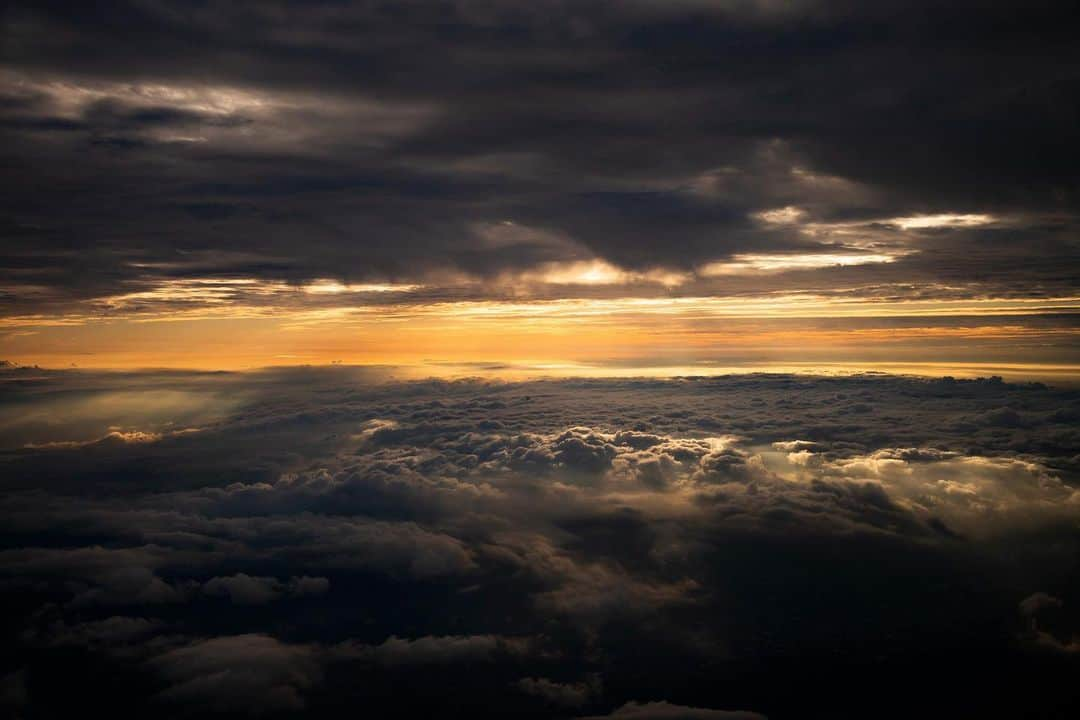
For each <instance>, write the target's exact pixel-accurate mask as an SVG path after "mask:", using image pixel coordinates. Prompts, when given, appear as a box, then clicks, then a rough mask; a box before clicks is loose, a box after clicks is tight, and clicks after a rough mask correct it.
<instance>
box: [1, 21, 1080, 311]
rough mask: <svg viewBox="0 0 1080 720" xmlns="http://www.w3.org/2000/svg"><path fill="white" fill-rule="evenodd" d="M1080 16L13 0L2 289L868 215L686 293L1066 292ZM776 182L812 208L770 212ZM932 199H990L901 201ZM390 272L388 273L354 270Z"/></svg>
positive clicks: (632, 252) (639, 245) (613, 241)
mask: <svg viewBox="0 0 1080 720" xmlns="http://www.w3.org/2000/svg"><path fill="white" fill-rule="evenodd" d="M1070 15H1071V7H1070V6H1069V4H1068V3H1056V2H1046V3H1038V4H1037V5H1036V6H1034V7H1033V6H1031V4H1030V3H1025V4H1018V3H1013V2H995V3H982V2H981V3H968V2H965V3H951V4H949V6H948V7H943V6H942V5H941V4H940V3H915V4H914V5H913V4H912V3H909V2H905V3H896V2H884V3H873V4H872V5H868V4H865V3H849V2H842V1H838V2H801V3H795V4H792V5H790V7H785V8H784V9H780V7H779V4H774V3H752V2H745V3H743V2H717V3H709V2H674V3H653V2H632V3H609V2H599V1H597V2H592V1H590V2H584V3H562V2H554V3H540V4H534V5H533V6H530V7H529V8H523V7H521V5H520V3H513V2H501V1H498V0H495V1H492V2H472V1H471V0H470V1H463V2H409V3H403V4H382V3H369V2H355V3H339V2H320V3H315V4H311V3H293V2H288V1H281V2H273V3H232V4H230V5H229V6H228V7H220V6H217V5H213V4H197V5H196V6H191V4H190V3H174V2H110V3H95V4H94V5H93V6H92V7H83V5H82V4H78V3H66V2H45V3H42V2H34V3H21V2H16V3H14V4H11V6H10V7H9V9H8V11H7V12H6V13H5V16H4V21H3V22H4V24H3V39H4V42H3V43H2V47H3V51H2V53H3V55H2V60H3V65H4V69H3V74H2V75H0V93H2V97H3V99H4V103H3V108H2V110H0V133H2V135H0V137H2V138H3V140H4V143H3V144H4V148H5V149H4V158H5V162H4V168H5V169H4V171H3V175H2V177H0V183H2V187H3V198H4V199H3V202H2V205H0V212H2V213H3V215H4V218H3V223H4V224H3V230H2V231H3V233H4V236H5V253H4V257H3V258H2V262H0V283H2V285H3V288H4V294H3V295H2V296H0V298H2V299H3V301H4V310H3V311H4V313H5V314H9V315H10V314H18V315H27V314H30V313H33V312H35V311H39V310H53V311H55V310H57V309H58V308H61V309H70V307H71V305H70V303H71V301H72V300H74V299H95V300H98V301H102V299H103V298H108V297H110V296H116V295H121V294H127V293H132V292H138V291H140V290H146V289H150V288H154V287H158V286H160V285H161V284H162V283H165V282H167V281H170V280H177V279H190V278H218V279H227V278H257V279H261V280H282V281H287V282H302V281H308V280H311V279H315V278H327V277H330V278H337V279H342V280H348V281H362V280H365V279H371V280H417V279H422V280H426V281H428V282H430V283H431V284H432V287H431V288H429V289H427V290H425V291H424V292H425V293H426V295H425V296H426V297H431V294H432V293H434V295H435V296H436V297H460V296H462V295H465V296H484V297H492V296H500V295H502V294H503V293H505V292H506V290H505V288H500V287H499V286H496V285H492V284H490V282H488V283H485V284H483V285H481V286H467V287H462V286H460V285H459V284H458V282H457V281H456V280H454V279H453V278H459V276H460V275H462V274H464V275H467V276H471V277H480V278H487V279H488V281H490V280H491V279H492V278H493V277H495V276H497V275H499V274H500V273H502V272H505V271H523V270H526V269H529V268H536V267H538V266H543V265H544V264H545V263H549V262H555V261H560V262H569V261H578V260H588V259H590V258H593V257H599V258H603V259H606V260H607V261H609V262H611V263H613V264H615V265H616V266H618V267H622V268H629V269H641V270H646V269H650V268H654V267H663V268H669V269H673V270H679V271H685V270H691V269H693V268H695V267H698V266H699V265H700V264H701V263H705V262H709V261H718V260H719V261H722V260H725V259H729V258H731V257H732V256H733V255H737V254H745V253H805V252H819V253H820V252H840V253H844V252H850V251H852V249H853V243H854V244H855V245H858V246H860V247H865V246H866V245H867V244H869V245H872V246H874V247H877V248H878V249H879V250H881V249H885V250H897V249H898V248H899V249H903V250H904V251H905V252H907V253H908V254H906V255H904V256H903V257H901V258H900V259H899V260H897V261H896V262H894V263H888V264H879V265H877V266H874V267H871V268H867V267H865V266H858V267H855V268H851V267H849V268H839V269H837V268H832V269H827V270H823V271H802V272H799V273H796V274H795V275H794V276H788V275H784V276H782V277H765V278H761V277H751V278H735V279H730V278H725V279H722V280H720V281H710V280H707V279H702V278H698V279H697V280H694V281H693V282H690V283H689V284H687V285H686V286H685V288H684V289H683V290H681V292H687V293H690V292H692V293H697V294H701V293H705V294H712V293H721V294H727V293H737V292H745V291H747V290H754V291H761V290H766V289H770V288H774V289H776V288H779V289H784V288H787V289H792V288H807V287H809V288H815V287H828V288H830V289H836V288H845V289H847V290H852V291H858V292H864V291H866V288H868V287H870V286H879V289H878V290H876V291H875V292H878V293H893V294H895V293H912V292H914V293H916V294H918V293H941V292H947V291H951V292H960V293H961V294H962V295H964V296H965V297H973V296H982V295H987V294H989V295H998V296H1001V295H1005V296H1012V295H1023V296H1043V295H1051V296H1065V295H1069V294H1071V293H1072V291H1074V290H1075V277H1076V274H1077V273H1076V268H1075V267H1074V262H1073V259H1074V258H1075V257H1076V247H1075V236H1076V229H1077V224H1076V218H1075V212H1074V208H1075V205H1076V192H1077V180H1078V178H1077V175H1076V168H1077V167H1080V163H1078V162H1077V160H1078V157H1077V148H1078V147H1080V142H1078V140H1080V138H1078V137H1077V130H1076V128H1077V126H1078V123H1077V122H1076V114H1077V106H1076V101H1075V98H1076V96H1077V93H1076V87H1077V82H1078V78H1077V74H1076V70H1075V68H1076V66H1077V62H1076V59H1077V58H1076V49H1075V42H1074V39H1073V37H1072V35H1071V34H1070V33H1069V32H1068V31H1067V30H1066V28H1068V27H1070V24H1071V23H1070V22H1069V20H1070ZM76 158H77V161H75V160H74V159H76ZM786 207H794V208H798V209H800V210H801V211H802V213H803V215H802V216H801V220H800V221H799V223H796V224H794V225H792V224H784V223H776V222H763V221H762V220H761V217H762V216H761V213H763V212H769V211H775V210H776V209H778V208H786ZM927 213H929V214H935V213H960V214H983V215H988V216H992V217H994V218H996V221H995V222H993V223H991V224H990V225H987V226H985V227H979V228H971V227H963V226H960V227H955V226H954V227H921V228H920V227H918V226H912V227H900V226H897V225H896V224H890V223H889V222H888V220H889V219H890V218H898V217H906V216H912V215H919V214H927ZM507 223H512V224H507ZM844 223H855V228H854V230H853V229H852V227H850V226H847V227H846V229H845V227H842V226H843V224H844ZM811 226H812V227H811ZM448 271H451V272H450V275H451V276H452V277H451V278H450V279H448V278H447V277H446V275H447V272H448ZM946 289H951V290H946ZM604 291H605V290H604V289H602V288H601V289H599V290H598V289H596V288H592V289H589V288H572V287H558V288H554V289H552V288H547V289H543V288H540V289H536V290H535V292H537V293H540V294H551V293H555V294H568V293H569V294H580V293H583V292H604ZM620 292H626V290H625V289H621V290H620ZM631 292H634V293H649V294H656V293H661V294H663V293H666V292H667V290H666V289H665V288H663V287H660V286H657V285H650V284H649V283H647V282H646V283H644V284H642V285H640V286H639V287H635V288H633V289H632V290H631ZM406 299H408V298H406ZM387 300H389V301H392V302H396V301H400V300H401V298H400V297H398V298H382V299H371V298H365V301H366V302H386V301H387ZM264 301H265V300H264ZM144 302H148V300H144ZM134 305H136V306H137V305H138V303H134ZM92 308H94V310H95V311H96V312H100V313H109V312H115V308H111V306H110V305H109V304H108V303H107V302H103V303H101V304H99V305H94V306H92ZM110 308H111V309H110ZM83 309H84V310H85V309H86V308H83ZM130 309H131V308H129V310H130Z"/></svg>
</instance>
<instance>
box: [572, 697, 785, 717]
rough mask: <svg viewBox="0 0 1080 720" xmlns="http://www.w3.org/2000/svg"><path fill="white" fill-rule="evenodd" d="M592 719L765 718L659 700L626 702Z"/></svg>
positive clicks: (739, 712)
mask: <svg viewBox="0 0 1080 720" xmlns="http://www.w3.org/2000/svg"><path fill="white" fill-rule="evenodd" d="M593 717H597V718H599V717H606V718H635V719H638V718H640V720H662V719H663V720H712V719H713V718H715V719H716V720H762V718H764V717H765V716H764V715H759V714H757V713H752V712H741V711H736V712H732V711H727V710H709V709H706V708H695V707H687V706H685V705H673V704H671V703H669V702H666V701H664V700H661V701H659V702H647V703H639V702H628V703H626V704H625V705H623V706H622V707H620V708H618V709H616V710H613V711H612V712H611V713H609V714H607V715H596V716H593Z"/></svg>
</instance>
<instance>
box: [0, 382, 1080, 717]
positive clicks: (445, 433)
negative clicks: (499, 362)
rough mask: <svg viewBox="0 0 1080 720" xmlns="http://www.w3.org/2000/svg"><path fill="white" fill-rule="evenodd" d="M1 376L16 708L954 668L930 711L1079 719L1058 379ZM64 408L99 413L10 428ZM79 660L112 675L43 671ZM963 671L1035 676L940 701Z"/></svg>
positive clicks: (1064, 425)
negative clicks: (138, 402)
mask: <svg viewBox="0 0 1080 720" xmlns="http://www.w3.org/2000/svg"><path fill="white" fill-rule="evenodd" d="M166 383H168V386H169V387H170V388H171V390H172V391H173V392H175V393H178V394H181V395H182V396H183V397H184V398H185V400H186V401H185V402H183V403H180V402H176V403H173V404H172V405H171V406H163V407H162V408H160V409H159V412H158V413H157V416H156V417H155V416H154V414H152V413H149V412H142V413H139V414H134V415H132V416H131V417H132V418H133V419H135V420H136V421H137V422H138V426H133V425H132V426H129V425H126V424H124V423H122V422H120V421H119V419H118V418H117V417H116V416H115V415H114V414H110V413H115V412H116V410H115V408H110V407H109V406H108V405H103V404H100V403H95V402H94V401H95V399H100V397H102V396H110V397H111V396H117V395H118V394H120V393H132V394H134V396H136V397H139V396H142V397H144V398H145V399H146V400H147V401H151V400H152V399H153V398H154V397H155V396H154V395H152V393H155V392H160V388H161V387H163V386H164V385H165V384H166ZM5 385H6V387H7V388H8V389H10V393H9V397H11V398H12V401H13V402H12V404H14V405H18V406H19V407H22V408H23V409H24V412H23V413H22V414H21V415H20V416H19V417H18V418H15V417H9V418H7V419H6V420H5V421H4V426H3V428H4V430H3V434H2V438H3V440H4V445H5V448H6V449H5V450H4V455H3V463H4V466H5V470H4V473H3V477H4V480H3V495H2V506H0V516H2V517H3V521H4V522H3V525H4V528H5V530H4V535H3V538H4V544H3V549H2V550H0V584H2V587H3V589H4V590H3V592H4V594H5V597H6V598H8V600H9V601H10V607H11V608H13V609H12V611H11V612H10V613H9V621H8V624H7V625H6V628H7V629H6V630H5V633H6V641H5V644H6V646H7V647H9V648H10V651H9V652H7V653H5V655H4V662H5V666H4V668H3V670H4V673H5V675H6V676H7V679H6V680H5V687H7V686H9V685H10V688H9V689H10V692H7V691H5V692H6V694H7V696H9V699H10V702H11V703H13V704H15V705H21V706H22V707H23V708H33V712H35V713H46V714H49V713H52V712H59V711H61V710H62V709H64V708H65V707H66V703H68V702H90V701H95V700H94V699H95V698H96V699H97V700H101V699H102V698H103V697H104V696H103V695H102V693H108V692H110V690H109V688H112V687H115V686H116V685H117V684H121V685H122V686H123V688H124V689H123V692H122V693H120V694H119V695H116V697H114V698H113V699H112V700H113V701H112V703H111V704H112V705H114V706H115V707H116V708H117V709H116V712H117V713H118V714H120V715H127V714H131V715H133V716H134V715H138V714H140V713H145V712H146V711H148V710H150V709H152V710H153V711H154V712H157V713H165V714H166V715H172V714H177V715H182V714H184V713H187V712H195V711H197V712H206V711H214V712H219V713H223V714H226V715H236V714H265V713H279V712H280V713H286V714H288V713H290V712H292V713H305V714H309V715H321V714H326V715H328V716H334V715H337V714H340V713H341V712H345V711H348V710H354V711H355V710H356V709H357V708H362V707H367V708H371V707H389V705H388V704H389V703H392V704H393V707H395V708H397V711H398V712H402V713H405V714H417V713H420V714H423V713H429V712H432V711H433V710H434V708H436V707H447V704H448V703H449V707H451V708H452V710H451V711H450V714H451V715H453V716H461V717H486V716H493V717H495V716H503V717H505V716H506V715H507V714H513V715H518V716H523V717H573V716H606V717H628V718H629V717H635V718H636V717H641V718H646V717H649V718H652V717H657V718H660V717H664V718H667V717H672V718H674V717H687V718H689V717H702V718H706V717H710V718H711V717H718V718H727V717H731V718H736V717H738V718H743V717H746V718H751V717H761V716H768V717H781V718H782V717H807V716H817V715H822V714H825V713H827V714H829V715H830V716H833V717H836V716H851V717H857V716H864V714H865V712H866V707H867V703H879V701H878V700H876V699H875V697H876V696H877V694H878V693H880V692H883V691H884V689H885V683H887V684H889V685H890V686H891V685H892V684H894V683H897V682H900V683H906V682H915V681H916V678H923V677H925V675H926V673H931V674H935V675H936V674H937V673H944V671H945V669H946V668H947V667H948V668H950V672H949V675H951V677H953V678H956V679H957V682H958V683H959V685H957V686H947V685H946V684H944V681H943V680H942V681H941V682H939V681H937V680H935V681H934V682H933V683H932V684H933V686H934V688H935V692H938V693H939V694H940V695H941V699H940V702H941V708H940V709H941V713H940V715H941V716H946V715H948V713H949V712H954V713H955V712H960V713H963V712H966V711H969V710H970V709H971V708H975V709H976V710H977V711H978V712H979V713H980V714H982V715H984V716H994V715H995V714H1000V715H1002V716H1008V715H1009V714H1010V713H1015V712H1017V711H1019V709H1020V708H1027V709H1028V710H1030V709H1031V708H1040V709H1042V710H1043V711H1045V713H1046V714H1047V716H1053V717H1056V716H1059V715H1055V713H1059V712H1060V713H1061V715H1060V716H1062V717H1064V716H1066V715H1067V714H1068V711H1069V709H1070V708H1071V709H1075V707H1076V705H1075V702H1076V698H1075V697H1074V696H1073V695H1071V694H1070V692H1071V691H1069V690H1068V689H1067V688H1068V687H1070V686H1069V685H1068V684H1067V683H1066V684H1064V685H1062V684H1059V679H1060V678H1064V677H1066V676H1067V675H1068V674H1069V673H1070V672H1073V671H1074V670H1075V662H1076V658H1077V657H1078V656H1077V654H1076V653H1075V652H1074V649H1075V645H1076V641H1075V639H1074V637H1073V636H1074V634H1075V633H1076V632H1077V629H1078V626H1077V624H1076V616H1075V614H1074V611H1073V608H1075V607H1078V606H1080V601H1078V600H1077V587H1076V584H1075V578H1076V575H1075V568H1076V566H1075V563H1076V557H1077V544H1076V543H1077V535H1076V530H1077V523H1078V522H1080V491H1078V490H1077V489H1076V483H1077V480H1078V474H1077V473H1078V471H1080V467H1078V466H1077V458H1076V455H1075V449H1076V447H1077V446H1078V443H1077V436H1076V433H1077V424H1076V412H1075V411H1076V406H1077V405H1078V403H1080V398H1078V397H1077V394H1076V392H1075V391H1068V390H1062V389H1055V388H1048V387H1044V386H1041V385H1036V384H1029V385H1011V384H1006V383H1003V382H1000V381H999V380H980V381H956V380H948V379H944V380H921V379H912V378H898V377H888V376H861V377H858V376H857V377H848V378H831V379H830V378H809V377H799V376H790V375H771V376H770V375H756V376H755V375H750V376H731V377H724V378H715V379H701V378H698V379H673V380H668V381H650V380H626V381H618V380H602V381H601V380H596V381H590V380H565V381H554V380H549V381H533V382H523V383H507V382H489V381H481V380H463V381H455V382H442V381H423V382H406V383H402V382H399V381H394V380H387V379H380V378H379V377H377V376H372V374H371V372H370V371H363V370H355V369H352V368H338V369H325V370H290V371H265V372H261V373H249V374H239V375H227V374H179V373H171V374H165V375H162V374H145V373H141V374H127V375H123V374H107V375H94V374H90V373H75V372H54V373H43V372H38V371H31V370H11V371H8V372H7V373H6V377H5ZM60 398H63V400H64V401H65V402H66V403H69V404H72V405H78V406H82V407H84V408H90V409H95V408H96V410H97V415H96V416H95V415H94V413H93V412H90V411H89V410H88V411H87V412H86V413H83V414H81V415H73V416H69V418H68V419H67V420H66V421H64V420H61V421H59V422H57V421H53V422H51V423H49V424H47V425H46V424H41V423H40V422H39V421H37V420H35V418H36V417H38V415H37V414H36V413H35V412H34V409H35V408H44V407H49V404H50V403H52V402H55V401H57V400H58V399H60ZM192 408H195V410H192ZM177 412H181V413H183V414H184V417H183V420H182V423H183V425H184V427H185V429H188V430H197V431H189V432H176V431H175V430H173V431H170V430H169V428H175V427H176V420H177V418H178V417H179V416H178V415H177V414H176V413H177ZM189 423H191V425H189ZM195 423H198V424H197V425H195ZM109 428H113V429H112V430H109ZM109 432H112V433H133V432H140V433H144V434H146V435H147V437H148V438H152V439H145V440H143V441H140V442H118V441H110V440H108V438H109V435H108V434H107V433H109ZM101 437H105V438H106V440H96V439H97V438H101ZM60 438H63V440H64V441H63V442H59V441H58V440H59V439H60ZM87 663H91V664H93V665H94V666H95V667H97V668H100V671H99V672H100V673H102V674H107V675H108V676H109V677H110V678H112V680H110V681H107V682H106V681H103V680H101V678H100V677H98V676H97V675H95V674H94V673H93V672H92V673H90V674H89V675H81V676H79V679H78V680H70V679H69V678H70V675H69V674H68V673H67V671H66V670H65V668H70V667H73V666H74V665H79V666H86V664H87ZM807 668H813V669H811V670H808V669H807ZM95 672H97V671H95ZM985 673H990V674H991V675H992V676H994V677H1000V678H1002V680H1004V677H1005V676H1004V675H1002V674H1003V673H1007V674H1008V675H1009V676H1010V677H1012V679H1013V681H1014V683H1013V684H1014V685H1015V683H1022V684H1023V685H1024V686H1025V687H1029V688H1031V693H1030V694H1024V695H1022V696H1021V695H1020V694H1015V693H1013V692H1012V691H1011V690H1010V689H1009V688H1010V687H1012V686H1011V685H1009V684H1008V683H1004V682H1002V684H1001V685H1000V686H998V687H996V688H995V687H988V688H986V689H984V691H983V692H982V693H981V694H979V695H978V697H975V698H972V697H971V696H970V694H969V693H967V692H966V691H964V690H962V688H963V686H964V685H963V682H964V681H965V679H966V678H973V677H975V676H982V675H984V674H985ZM827 677H833V678H834V679H835V680H836V682H842V683H843V685H844V688H845V689H844V693H843V694H841V695H839V696H838V695H837V694H836V692H835V690H834V689H832V688H831V685H830V684H828V683H826V682H825V679H826V678H827ZM937 677H941V678H944V677H945V674H942V675H937ZM9 681H10V682H9ZM65 682H68V683H70V684H71V685H72V689H71V690H70V691H68V692H58V689H59V687H60V684H61V683H65ZM776 683H783V684H785V685H787V686H790V687H793V688H797V689H798V693H796V694H794V695H786V694H777V693H776V692H775V684H776ZM921 706H922V700H921V699H920V697H914V696H913V697H912V698H911V699H910V702H909V701H907V700H903V699H901V700H897V701H895V702H890V704H889V706H888V707H885V706H881V705H880V704H875V714H879V715H882V716H891V715H890V714H895V715H896V716H898V717H899V716H904V714H905V713H909V712H911V711H912V709H913V708H915V707H921ZM28 712H29V711H28Z"/></svg>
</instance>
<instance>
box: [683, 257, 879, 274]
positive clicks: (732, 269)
mask: <svg viewBox="0 0 1080 720" xmlns="http://www.w3.org/2000/svg"><path fill="white" fill-rule="evenodd" d="M896 258H897V255H895V254H893V255H890V254H885V253H801V254H798V255H796V254H783V255H781V254H774V255H770V254H764V253H740V254H737V255H734V256H733V257H732V259H731V260H725V261H722V262H712V263H707V264H706V265H703V266H701V267H700V268H698V274H699V275H702V276H703V277H717V276H720V275H740V274H745V273H762V274H767V273H782V272H787V271H789V270H814V269H817V268H825V267H837V266H848V265H867V264H870V263H890V262H893V261H894V260H896Z"/></svg>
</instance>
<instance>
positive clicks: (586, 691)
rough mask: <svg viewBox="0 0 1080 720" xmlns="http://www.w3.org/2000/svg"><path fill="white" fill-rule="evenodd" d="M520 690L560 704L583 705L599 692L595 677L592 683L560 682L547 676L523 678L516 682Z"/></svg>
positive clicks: (557, 704)
mask: <svg viewBox="0 0 1080 720" xmlns="http://www.w3.org/2000/svg"><path fill="white" fill-rule="evenodd" d="M515 686H516V687H517V689H518V690H520V691H521V692H523V693H525V694H526V695H532V696H535V697H538V698H541V699H543V700H545V701H546V702H548V703H550V704H552V705H555V706H558V707H567V708H575V707H581V706H582V705H584V704H585V703H587V702H588V701H589V699H590V698H591V697H592V696H593V695H594V694H596V693H597V692H598V687H597V682H596V681H595V679H594V680H593V682H591V683H558V682H554V681H552V680H548V679H547V678H542V677H541V678H533V677H525V678H521V679H520V680H518V681H517V682H516V683H515Z"/></svg>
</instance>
